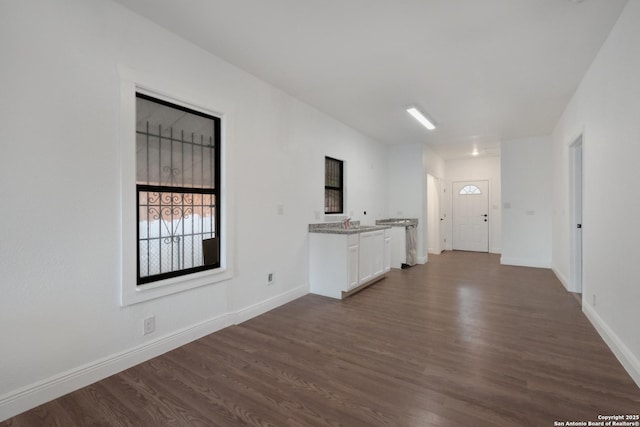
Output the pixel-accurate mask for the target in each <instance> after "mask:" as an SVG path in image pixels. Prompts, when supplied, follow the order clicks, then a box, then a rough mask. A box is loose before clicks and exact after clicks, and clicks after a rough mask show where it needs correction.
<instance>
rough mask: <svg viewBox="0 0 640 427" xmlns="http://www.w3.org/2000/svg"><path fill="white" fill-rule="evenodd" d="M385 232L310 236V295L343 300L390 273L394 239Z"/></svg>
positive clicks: (313, 234) (315, 234)
mask: <svg viewBox="0 0 640 427" xmlns="http://www.w3.org/2000/svg"><path fill="white" fill-rule="evenodd" d="M385 231H386V230H376V231H370V232H366V233H355V234H333V233H310V234H309V287H310V291H311V293H314V294H318V295H324V296H328V297H332V298H338V299H342V298H343V292H349V291H351V290H353V289H355V288H357V287H359V286H364V285H366V284H368V283H371V282H372V281H375V280H376V279H378V278H380V277H381V276H382V275H384V273H385V272H386V271H388V262H387V260H389V259H390V258H389V255H388V254H389V249H388V248H389V247H390V244H391V242H390V239H391V236H390V235H389V234H385Z"/></svg>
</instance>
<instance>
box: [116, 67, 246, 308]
mask: <svg viewBox="0 0 640 427" xmlns="http://www.w3.org/2000/svg"><path fill="white" fill-rule="evenodd" d="M118 72H119V75H120V117H119V119H120V122H119V125H120V126H119V138H120V177H121V198H120V200H121V203H122V205H121V223H120V226H121V230H120V235H121V248H120V249H121V255H122V259H121V292H120V305H122V306H128V305H132V304H137V303H140V302H143V301H148V300H151V299H155V298H160V297H164V296H167V295H171V294H175V293H178V292H183V291H186V290H189V289H193V288H196V287H200V286H207V285H213V284H216V283H220V282H223V281H226V280H229V279H231V278H232V277H233V268H232V266H233V265H234V264H233V253H234V251H233V236H232V234H231V231H232V230H233V227H232V224H231V221H232V218H233V215H232V211H231V209H232V207H231V200H230V195H231V191H230V182H229V174H228V171H227V164H228V160H229V159H228V150H227V145H226V132H225V128H226V121H227V119H228V118H227V117H225V115H224V114H221V113H219V112H217V111H216V109H212V108H207V107H204V108H203V106H205V105H207V103H206V102H202V101H198V102H192V101H188V100H186V98H185V97H184V96H181V95H179V94H180V93H181V92H183V91H184V90H180V89H179V88H176V87H173V88H172V87H167V86H168V84H167V82H166V80H163V79H161V78H159V77H157V76H151V75H145V74H144V73H140V72H136V71H133V70H130V69H128V68H126V67H122V66H120V67H118ZM196 91H197V88H194V89H193V91H191V92H190V93H192V92H193V93H195V92H196ZM136 92H139V93H144V94H146V95H149V96H153V97H155V98H158V99H162V100H165V101H169V102H171V103H174V104H177V105H182V106H184V107H187V108H191V109H193V110H197V111H202V112H204V113H206V114H210V115H212V116H216V117H220V118H221V119H222V129H221V132H222V135H221V146H220V150H221V152H220V163H221V171H220V175H221V176H220V181H221V189H220V201H221V205H222V209H220V210H219V212H218V214H219V215H220V230H218V231H219V235H220V255H221V257H220V267H219V268H216V269H212V270H207V271H202V272H198V273H193V274H188V275H184V276H178V277H173V278H170V279H165V280H160V281H157V282H154V283H149V284H145V285H142V286H138V285H137V262H138V260H137V252H136V247H137V244H138V240H137V238H136V233H137V227H136V212H137V209H138V208H137V206H136V194H135V191H136V185H135V183H136V161H135V156H136V148H135V147H136V145H135V143H136V139H135V130H136Z"/></svg>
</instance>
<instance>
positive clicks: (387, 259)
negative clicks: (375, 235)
mask: <svg viewBox="0 0 640 427" xmlns="http://www.w3.org/2000/svg"><path fill="white" fill-rule="evenodd" d="M389 270H391V230H384V272H385V273H386V272H388V271H389Z"/></svg>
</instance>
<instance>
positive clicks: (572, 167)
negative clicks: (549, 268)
mask: <svg viewBox="0 0 640 427" xmlns="http://www.w3.org/2000/svg"><path fill="white" fill-rule="evenodd" d="M582 148H583V147H582V135H580V136H579V137H578V138H577V139H576V140H575V141H574V142H573V143H572V144H571V145H570V146H569V174H570V175H569V180H570V182H569V193H570V194H569V202H570V229H571V257H570V262H571V273H570V274H571V277H570V289H569V291H570V292H575V293H578V294H581V293H582V271H583V261H582V206H583V194H584V192H583V185H584V183H583V177H584V174H583V165H584V164H583V150H582Z"/></svg>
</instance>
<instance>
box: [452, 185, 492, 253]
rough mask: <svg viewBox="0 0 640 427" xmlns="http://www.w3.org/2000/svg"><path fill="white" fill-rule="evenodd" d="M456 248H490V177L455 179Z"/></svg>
mask: <svg viewBox="0 0 640 427" xmlns="http://www.w3.org/2000/svg"><path fill="white" fill-rule="evenodd" d="M451 197H452V198H453V250H461V251H474V252H489V219H490V218H489V181H459V182H454V183H453V192H452V194H451Z"/></svg>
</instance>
